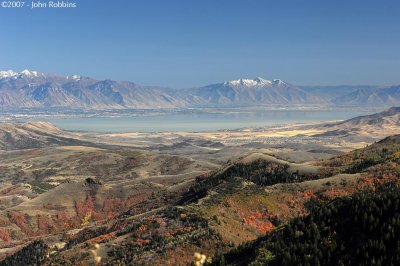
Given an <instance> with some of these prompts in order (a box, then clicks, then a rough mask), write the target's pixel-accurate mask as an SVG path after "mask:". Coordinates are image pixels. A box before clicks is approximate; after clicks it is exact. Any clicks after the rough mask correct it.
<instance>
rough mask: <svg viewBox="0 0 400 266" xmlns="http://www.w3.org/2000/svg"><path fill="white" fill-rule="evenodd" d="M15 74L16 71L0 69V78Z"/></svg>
mask: <svg viewBox="0 0 400 266" xmlns="http://www.w3.org/2000/svg"><path fill="white" fill-rule="evenodd" d="M17 75H18V73H17V72H14V71H12V70H6V71H0V78H10V77H14V76H17Z"/></svg>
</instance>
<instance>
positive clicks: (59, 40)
mask: <svg viewBox="0 0 400 266" xmlns="http://www.w3.org/2000/svg"><path fill="white" fill-rule="evenodd" d="M42 2H47V1H42ZM69 2H72V1H69ZM27 3H28V4H30V2H27ZM76 3H77V5H78V7H77V8H75V9H58V10H55V9H41V10H37V9H36V10H31V9H29V8H23V9H22V10H21V9H5V8H0V69H3V70H5V69H13V70H17V71H21V70H23V69H25V68H28V69H33V70H39V71H43V72H49V73H60V74H67V75H68V74H81V75H84V76H91V77H94V78H99V79H106V78H110V79H116V80H130V81H134V82H137V83H140V84H146V85H166V86H174V87H192V86H200V85H205V84H210V83H214V82H220V81H224V80H230V79H237V78H241V77H244V78H254V77H257V76H261V77H264V78H268V79H272V78H280V79H283V80H286V81H288V82H290V83H293V84H297V85H305V84H307V85H314V84H328V85H331V84H382V85H388V84H400V1H397V0H396V1H390V0H384V1H382V0H379V1H378V0H376V1H367V0H360V1H354V0H343V1H342V0H335V1H321V0H317V1H307V0H304V1H300V0H292V1H284V0H283V1H267V0H264V1H261V0H242V1H234V0H224V1H223V0H209V1H208V0H196V1H195V0H180V1H172V0H159V1H155V0H141V1H139V0H124V1H123V0H107V1H103V0H77V1H76Z"/></svg>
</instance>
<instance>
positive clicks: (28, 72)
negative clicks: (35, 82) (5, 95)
mask: <svg viewBox="0 0 400 266" xmlns="http://www.w3.org/2000/svg"><path fill="white" fill-rule="evenodd" d="M20 74H21V75H24V76H27V77H37V76H38V75H39V73H38V72H37V71H32V70H29V69H25V70H23V71H21V73H20Z"/></svg>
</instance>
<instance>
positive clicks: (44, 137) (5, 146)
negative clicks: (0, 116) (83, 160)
mask: <svg viewBox="0 0 400 266" xmlns="http://www.w3.org/2000/svg"><path fill="white" fill-rule="evenodd" d="M82 144H85V142H84V141H79V140H77V139H73V138H68V137H66V136H65V133H64V132H63V131H62V130H60V129H58V128H56V127H55V126H53V125H52V124H50V123H45V122H31V123H13V124H8V123H3V124H0V151H1V150H6V151H7V150H18V149H31V148H38V147H48V146H54V145H82Z"/></svg>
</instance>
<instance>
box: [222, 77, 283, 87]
mask: <svg viewBox="0 0 400 266" xmlns="http://www.w3.org/2000/svg"><path fill="white" fill-rule="evenodd" d="M275 81H276V80H273V81H271V80H268V79H263V78H261V77H256V78H255V79H237V80H230V81H226V82H224V85H226V86H243V87H255V86H257V87H260V86H270V85H272V84H275V83H276V82H275ZM279 81H280V82H283V81H281V80H279Z"/></svg>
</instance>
